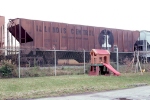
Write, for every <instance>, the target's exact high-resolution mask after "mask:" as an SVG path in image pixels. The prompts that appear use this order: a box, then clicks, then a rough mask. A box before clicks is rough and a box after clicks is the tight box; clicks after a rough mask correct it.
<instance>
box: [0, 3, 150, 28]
mask: <svg viewBox="0 0 150 100" xmlns="http://www.w3.org/2000/svg"><path fill="white" fill-rule="evenodd" d="M149 10H150V0H0V15H2V16H5V17H6V23H7V22H8V19H10V18H27V19H37V20H45V21H55V22H64V23H71V24H82V25H90V26H98V27H110V28H119V29H128V30H150V11H149Z"/></svg>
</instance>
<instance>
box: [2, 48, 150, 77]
mask: <svg viewBox="0 0 150 100" xmlns="http://www.w3.org/2000/svg"><path fill="white" fill-rule="evenodd" d="M5 51H6V54H7V55H5V54H3V55H1V57H0V60H1V63H0V64H1V66H3V63H7V64H5V65H7V66H8V65H10V64H8V63H11V64H12V65H13V66H11V67H13V68H14V70H13V73H11V76H15V77H19V76H20V77H35V76H59V75H80V74H88V71H89V68H90V52H89V51H86V50H81V51H64V50H62V51H61V50H55V49H54V50H47V51H46V50H39V49H33V48H21V49H20V53H19V49H14V50H12V49H11V50H9V49H7V50H5ZM132 60H133V53H120V52H119V53H118V54H117V52H111V53H110V64H111V65H112V66H113V67H114V68H115V69H116V70H118V71H119V72H121V73H127V72H133V71H134V68H135V64H136V59H135V60H134V62H132ZM117 62H118V65H117ZM140 65H141V68H142V70H144V69H145V71H150V66H149V64H148V63H146V62H145V60H144V59H141V58H140ZM117 66H118V67H117ZM1 68H2V67H1ZM1 68H0V71H1ZM9 70H10V69H9V68H8V69H7V71H9ZM14 73H15V74H14Z"/></svg>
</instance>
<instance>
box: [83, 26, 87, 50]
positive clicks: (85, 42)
mask: <svg viewBox="0 0 150 100" xmlns="http://www.w3.org/2000/svg"><path fill="white" fill-rule="evenodd" d="M82 41H83V43H82V48H83V49H85V50H88V49H89V41H88V26H82Z"/></svg>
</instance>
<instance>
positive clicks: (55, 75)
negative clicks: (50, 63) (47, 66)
mask: <svg viewBox="0 0 150 100" xmlns="http://www.w3.org/2000/svg"><path fill="white" fill-rule="evenodd" d="M53 48H54V64H55V76H56V50H55V47H53Z"/></svg>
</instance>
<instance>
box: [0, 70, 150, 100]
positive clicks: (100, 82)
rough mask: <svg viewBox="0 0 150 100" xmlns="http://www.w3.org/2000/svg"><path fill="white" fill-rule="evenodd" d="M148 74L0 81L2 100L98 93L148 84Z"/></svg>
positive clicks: (65, 76)
mask: <svg viewBox="0 0 150 100" xmlns="http://www.w3.org/2000/svg"><path fill="white" fill-rule="evenodd" d="M149 76H150V73H144V75H140V73H136V74H133V73H132V74H131V73H130V74H129V73H128V74H122V75H121V76H118V77H117V76H88V75H71V76H70V75H64V76H50V77H32V78H20V79H18V78H12V79H0V97H1V99H2V100H3V99H20V98H21V99H27V98H39V97H47V96H48V97H49V96H60V95H70V94H77V93H87V92H98V91H106V90H114V89H123V88H129V87H134V85H133V84H139V83H147V84H148V85H149V84H150V78H149Z"/></svg>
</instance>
